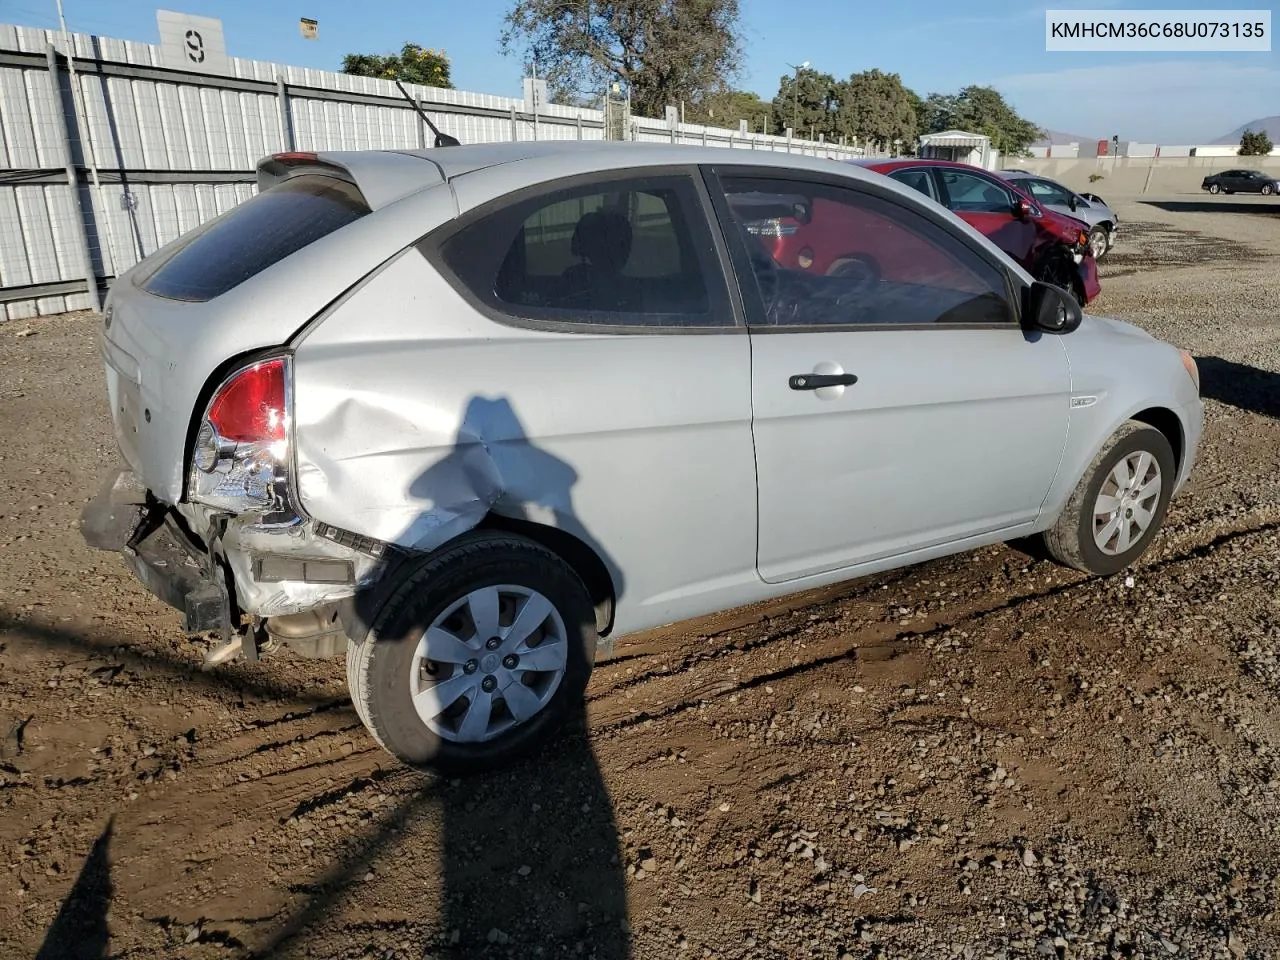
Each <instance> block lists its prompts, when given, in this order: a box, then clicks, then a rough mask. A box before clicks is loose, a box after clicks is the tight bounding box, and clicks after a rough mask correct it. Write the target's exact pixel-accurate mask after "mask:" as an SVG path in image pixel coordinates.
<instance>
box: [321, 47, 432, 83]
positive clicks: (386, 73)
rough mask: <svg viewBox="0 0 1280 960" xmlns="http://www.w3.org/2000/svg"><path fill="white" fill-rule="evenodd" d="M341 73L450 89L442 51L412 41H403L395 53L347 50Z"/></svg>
mask: <svg viewBox="0 0 1280 960" xmlns="http://www.w3.org/2000/svg"><path fill="white" fill-rule="evenodd" d="M342 72H343V73H350V74H354V75H355V76H357V77H379V78H381V79H383V80H403V81H404V82H405V83H418V84H421V85H422V86H424V87H443V88H445V89H446V90H452V89H453V82H452V81H451V80H450V79H449V58H448V57H446V56H445V54H444V51H443V50H426V49H424V48H422V47H420V46H418V45H417V44H416V43H406V44H405V45H404V47H402V48H401V50H400V52H399V53H398V54H395V53H387V54H381V53H348V54H347V55H346V56H345V57H343V58H342Z"/></svg>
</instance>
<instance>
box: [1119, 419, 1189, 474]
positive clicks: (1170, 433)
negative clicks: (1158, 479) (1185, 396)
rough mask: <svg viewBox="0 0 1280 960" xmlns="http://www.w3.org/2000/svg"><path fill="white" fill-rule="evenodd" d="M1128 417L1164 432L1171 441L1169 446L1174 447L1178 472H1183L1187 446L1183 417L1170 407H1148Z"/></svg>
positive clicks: (1174, 457)
mask: <svg viewBox="0 0 1280 960" xmlns="http://www.w3.org/2000/svg"><path fill="white" fill-rule="evenodd" d="M1128 419H1130V420H1136V421H1137V422H1138V423H1145V424H1146V425H1147V426H1149V427H1155V428H1156V429H1157V430H1159V431H1160V432H1161V433H1163V434H1164V438H1165V439H1166V440H1168V441H1169V446H1170V447H1172V448H1173V463H1174V466H1175V468H1176V470H1177V474H1181V473H1182V457H1183V451H1184V450H1185V448H1186V437H1185V436H1184V433H1183V426H1182V419H1181V418H1180V417H1179V416H1178V415H1177V414H1176V413H1174V412H1173V411H1172V410H1170V409H1169V408H1168V407H1148V408H1147V409H1145V410H1139V411H1138V412H1137V413H1133V414H1130V415H1129V417H1128Z"/></svg>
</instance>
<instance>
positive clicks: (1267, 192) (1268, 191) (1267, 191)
mask: <svg viewBox="0 0 1280 960" xmlns="http://www.w3.org/2000/svg"><path fill="white" fill-rule="evenodd" d="M1272 193H1273V191H1272V189H1271V184H1269V183H1267V184H1263V186H1262V195H1263V196H1264V197H1269V196H1271V194H1272Z"/></svg>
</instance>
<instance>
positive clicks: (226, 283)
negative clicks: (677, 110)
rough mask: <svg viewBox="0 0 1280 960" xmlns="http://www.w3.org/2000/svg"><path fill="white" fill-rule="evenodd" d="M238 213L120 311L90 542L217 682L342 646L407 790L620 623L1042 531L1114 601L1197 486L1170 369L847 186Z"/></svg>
mask: <svg viewBox="0 0 1280 960" xmlns="http://www.w3.org/2000/svg"><path fill="white" fill-rule="evenodd" d="M259 180H260V188H261V189H260V192H259V193H258V195H257V196H256V197H254V198H253V199H251V200H249V201H246V202H245V203H243V204H241V205H239V206H237V207H236V208H234V209H232V210H231V211H229V212H227V213H225V214H223V215H222V216H221V217H219V218H218V219H216V220H213V221H211V222H209V223H207V224H205V225H203V226H201V227H199V228H198V229H196V230H193V231H192V232H191V233H189V234H187V235H185V236H183V237H181V238H179V239H178V240H176V241H174V242H173V243H171V244H170V245H168V246H167V247H165V248H164V249H163V250H161V251H159V252H158V253H156V254H155V255H154V256H152V257H150V258H148V259H147V260H146V261H144V262H143V263H141V264H139V265H138V266H137V267H135V268H134V269H132V270H130V271H129V272H128V273H127V274H125V275H124V276H122V277H120V278H119V279H118V280H117V281H116V282H115V284H114V286H113V287H112V289H111V292H110V296H109V298H108V302H107V304H106V306H105V310H104V325H103V329H102V338H101V343H102V350H103V354H104V357H105V365H106V377H107V394H108V397H109V402H110V408H111V415H112V418H113V420H114V423H115V430H116V434H117V437H118V440H119V445H120V449H121V452H122V455H123V461H124V463H123V465H122V467H121V468H120V469H119V470H117V471H116V472H114V473H113V474H112V475H111V477H110V478H109V479H108V480H107V481H106V483H105V486H104V489H103V492H102V493H101V494H100V495H99V496H98V498H97V499H95V500H94V501H93V502H92V503H91V504H90V505H89V506H88V507H87V508H86V510H85V513H84V516H83V518H82V527H83V531H84V534H85V536H86V539H87V540H88V541H89V542H90V543H92V544H93V545H95V546H98V547H101V548H103V549H110V550H118V551H120V552H121V553H122V554H123V556H124V558H125V559H126V561H127V563H128V564H129V565H130V567H131V568H132V569H133V571H134V572H135V574H136V575H137V576H138V577H139V578H140V579H141V580H142V581H143V583H145V584H146V585H147V587H148V588H150V589H151V590H152V591H153V592H154V593H155V594H156V595H158V596H159V597H161V598H163V599H164V600H166V601H168V602H169V603H170V604H172V605H173V606H174V607H176V608H177V609H178V610H179V611H181V612H182V613H183V615H184V618H185V626H186V629H187V631H188V632H189V633H192V634H197V633H207V632H215V633H219V634H221V637H222V639H223V643H222V645H221V646H219V647H217V648H215V649H214V650H213V651H211V655H210V656H211V659H212V660H214V661H220V660H222V659H224V658H226V657H228V656H244V657H247V658H250V659H253V658H257V657H259V656H261V655H263V654H266V653H268V652H270V651H271V650H273V649H279V648H280V647H281V646H282V645H283V646H287V647H289V648H291V649H292V650H294V651H295V652H296V653H299V654H302V655H304V656H313V657H324V656H336V655H341V654H342V653H344V652H345V655H346V662H347V677H348V681H349V684H350V689H351V695H352V698H353V700H354V702H355V706H356V709H357V711H358V712H359V714H360V717H361V718H362V719H363V721H364V723H365V724H366V725H367V727H368V728H369V730H370V732H371V733H372V734H373V736H374V737H376V738H377V740H378V741H379V742H380V743H381V744H382V745H383V746H384V747H385V748H386V749H387V750H389V751H390V752H391V753H392V754H394V755H395V756H396V757H398V758H400V759H401V760H402V761H404V762H406V763H408V764H412V765H420V766H432V767H437V768H442V769H451V770H466V769H474V768H479V767H484V766H488V765H491V764H496V763H500V762H504V761H506V760H508V759H510V758H512V757H514V756H516V755H519V754H522V753H524V752H527V751H529V750H531V749H533V748H534V747H535V746H536V745H537V744H538V743H539V742H541V741H544V740H545V739H546V738H548V737H549V736H550V735H551V734H552V732H553V731H554V730H555V728H556V726H557V724H558V723H559V721H561V720H562V719H563V718H564V717H565V715H566V713H567V711H568V710H569V709H570V708H571V707H573V706H575V701H579V702H580V700H581V697H582V694H583V691H584V688H585V685H586V682H587V678H588V674H589V673H590V670H591V667H592V664H593V663H594V661H595V658H596V656H597V652H598V650H603V652H604V653H606V654H607V653H609V652H610V644H612V642H613V638H616V637H618V636H621V635H625V634H629V633H632V632H635V631H639V630H643V629H646V628H650V627H655V626H658V625H661V624H667V623H671V622H674V621H680V620H684V619H687V618H691V617H695V616H699V615H703V614H709V613H712V612H715V611H718V610H723V609H726V608H730V607H734V606H737V605H740V604H745V603H749V602H753V601H759V600H763V599H767V598H770V597H777V596H779V595H782V594H787V593H791V592H795V591H799V590H802V589H807V588H811V587H815V586H819V585H823V584H829V583H833V582H836V581H842V580H847V579H851V578H854V577H860V576H863V575H866V574H873V573H876V572H878V571H883V570H887V569H890V568H895V567H901V566H904V565H907V564H913V563H917V562H919V561H923V560H928V559H931V558H934V557H939V556H942V555H945V554H952V553H957V552H960V551H964V550H969V549H971V548H974V547H979V546H982V545H984V544H991V543H995V542H999V541H1004V540H1009V539H1014V538H1024V537H1027V536H1029V535H1033V534H1038V535H1042V536H1043V539H1044V541H1045V543H1046V544H1047V547H1048V549H1049V551H1050V552H1051V553H1052V555H1053V556H1055V557H1056V558H1058V559H1059V560H1060V561H1062V562H1063V563H1065V564H1069V565H1070V566H1073V567H1076V568H1078V569H1080V570H1083V571H1087V572H1090V573H1093V574H1100V575H1105V574H1110V573H1114V572H1116V571H1118V570H1121V569H1122V568H1124V567H1126V566H1127V565H1129V564H1131V563H1133V562H1134V561H1135V560H1136V559H1138V557H1139V556H1140V555H1142V554H1143V552H1144V551H1145V550H1146V549H1147V548H1148V546H1149V545H1150V544H1151V542H1152V538H1153V537H1154V536H1155V534H1156V531H1157V529H1158V528H1159V527H1160V525H1161V521H1162V519H1163V517H1164V515H1165V510H1166V508H1167V506H1168V503H1169V500H1170V498H1171V497H1172V496H1173V494H1174V493H1175V492H1177V491H1178V490H1179V488H1181V487H1182V485H1183V484H1184V482H1185V481H1186V479H1187V476H1188V473H1189V472H1190V470H1191V466H1192V461H1193V460H1194V457H1195V453H1196V448H1197V444H1198V441H1199V438H1200V432H1201V421H1202V413H1203V411H1202V406H1201V401H1200V396H1199V389H1198V386H1199V385H1198V373H1197V369H1196V365H1195V363H1194V361H1193V359H1192V358H1191V357H1190V356H1189V355H1188V354H1186V353H1185V352H1180V351H1179V350H1177V349H1176V348H1174V347H1172V346H1169V345H1167V344H1165V343H1162V342H1159V341H1157V340H1154V339H1152V338H1151V337H1150V336H1148V335H1147V334H1146V333H1144V332H1142V331H1141V330H1138V329H1136V328H1134V327H1132V326H1128V325H1126V324H1123V323H1119V322H1116V321H1113V320H1104V319H1098V318H1093V317H1082V316H1081V313H1080V310H1079V308H1078V307H1077V305H1076V303H1075V301H1074V300H1073V299H1072V298H1071V296H1070V295H1069V294H1067V293H1066V292H1065V291H1063V290H1060V289H1058V288H1057V287H1053V286H1049V285H1046V284H1042V283H1035V282H1033V281H1032V279H1031V278H1030V277H1029V276H1027V274H1026V273H1024V272H1023V271H1022V270H1021V269H1020V268H1019V267H1018V266H1017V265H1016V264H1014V263H1013V262H1012V261H1011V260H1009V259H1008V258H1007V257H1006V256H1005V255H1004V254H1003V253H1002V252H1001V251H1000V250H999V249H998V248H997V247H996V246H994V245H993V244H992V243H991V242H990V241H988V240H987V239H986V238H984V237H983V236H982V235H981V234H979V233H978V232H977V231H975V230H973V229H972V228H970V227H969V226H967V225H966V224H965V223H964V222H963V221H961V220H960V219H959V218H957V217H956V216H955V215H954V214H952V213H950V212H949V211H947V210H945V209H943V208H942V207H940V206H938V205H937V204H934V203H931V202H929V201H928V200H926V199H925V198H924V197H922V196H921V195H920V194H919V193H917V192H915V191H914V190H911V189H910V188H908V187H904V186H902V185H900V184H897V183H895V182H894V181H892V180H889V179H888V178H886V177H883V176H880V175H879V174H876V173H871V172H868V171H865V170H862V169H860V168H857V167H851V166H848V165H843V164H832V163H830V162H829V161H826V160H820V159H805V158H798V157H793V156H786V155H775V154H771V153H763V152H760V153H756V152H752V153H729V152H728V151H724V150H721V149H716V148H695V147H677V146H666V145H644V144H616V143H615V144H583V143H560V144H549V143H537V144H529V143H521V144H501V145H484V146H479V145H477V146H457V147H452V146H451V147H444V148H438V149H434V150H424V151H385V152H353V153H330V154H325V153H320V154H296V153H295V154H283V155H278V156H274V157H271V158H268V159H266V160H264V161H263V162H262V163H261V164H260V167H259ZM602 638H603V639H602Z"/></svg>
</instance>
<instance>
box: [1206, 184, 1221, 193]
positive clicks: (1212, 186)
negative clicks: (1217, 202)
mask: <svg viewBox="0 0 1280 960" xmlns="http://www.w3.org/2000/svg"><path fill="white" fill-rule="evenodd" d="M1221 190H1222V188H1221V187H1220V186H1218V185H1217V184H1216V183H1211V184H1209V192H1210V193H1218V192H1219V191H1221Z"/></svg>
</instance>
